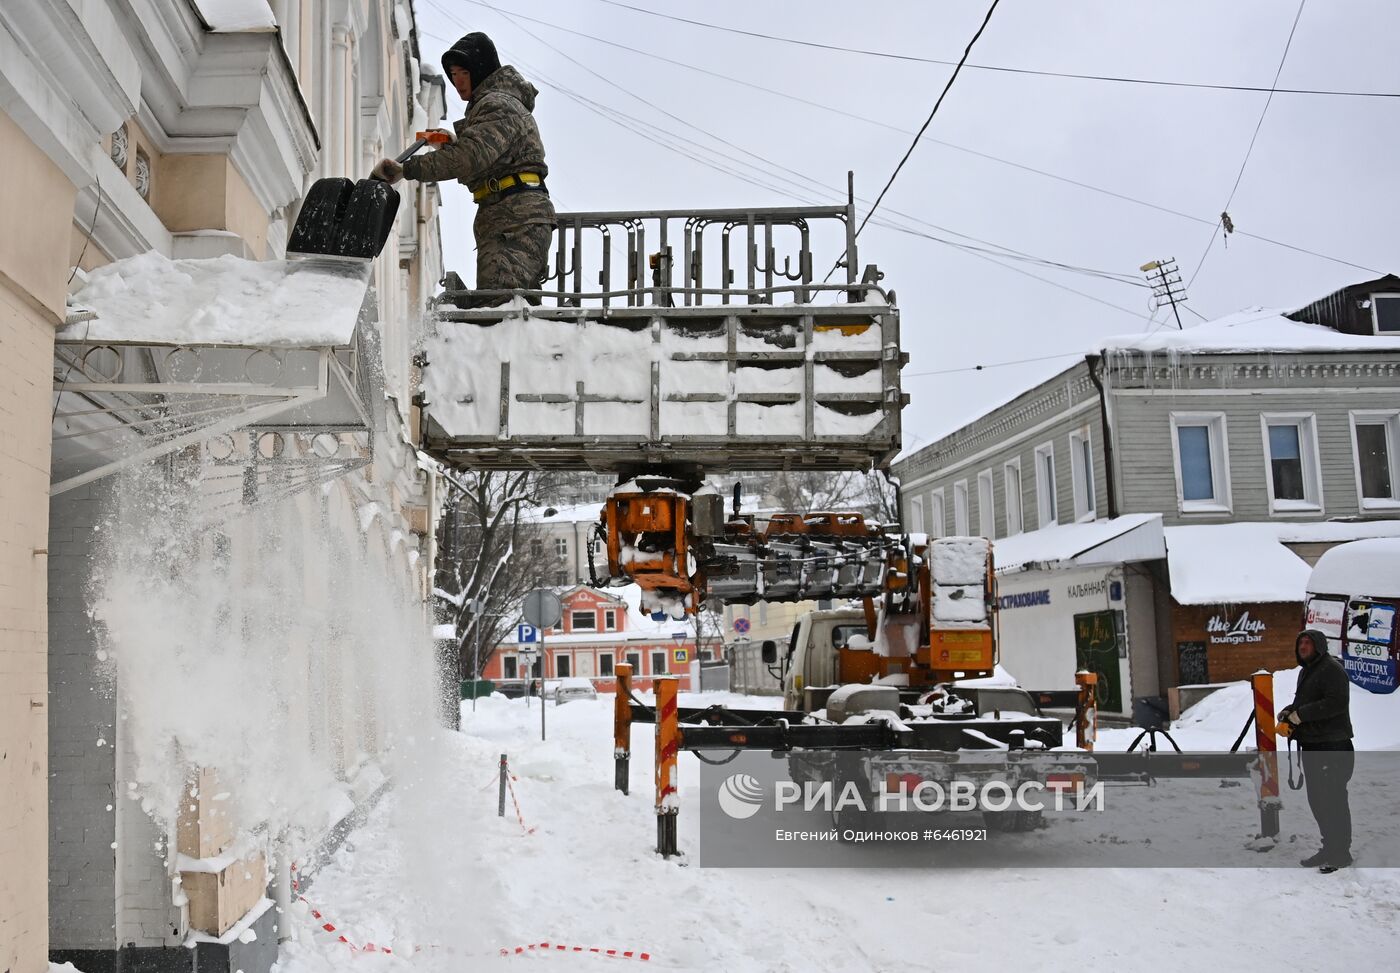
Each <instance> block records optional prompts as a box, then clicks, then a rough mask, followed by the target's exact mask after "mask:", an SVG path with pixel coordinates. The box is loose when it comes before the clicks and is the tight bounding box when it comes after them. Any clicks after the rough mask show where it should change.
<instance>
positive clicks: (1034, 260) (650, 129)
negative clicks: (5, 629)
mask: <svg viewBox="0 0 1400 973" xmlns="http://www.w3.org/2000/svg"><path fill="white" fill-rule="evenodd" d="M427 2H428V3H429V4H430V5H431V6H433V7H434V8H436V9H437V10H438V11H440V12H441V13H443V14H444V15H445V16H447V17H449V18H450V19H452V20H453V21H454V22H455V23H458V24H459V26H463V27H465V25H463V24H461V23H460V21H457V19H456V17H455V15H453V14H452V13H451V12H450V11H448V10H447V9H445V8H444V7H443V6H442V5H441V4H439V3H438V2H436V0H427ZM497 13H499V14H500V16H502V17H503V18H504V19H506V20H508V21H511V22H512V23H513V26H515V27H516V28H517V29H518V30H520V31H522V32H523V33H525V34H527V35H528V36H529V37H531V38H532V39H534V40H535V41H536V42H537V43H539V44H541V45H543V46H544V47H547V48H548V49H549V50H551V51H553V52H554V53H556V54H558V55H559V56H561V57H563V58H565V59H567V60H569V61H572V62H573V63H574V64H577V65H578V66H579V67H580V68H582V69H583V70H585V71H587V72H588V73H589V74H591V75H593V76H594V77H596V78H598V79H599V80H601V81H603V82H604V83H606V84H608V85H610V86H611V87H614V88H616V89H617V90H619V91H621V92H623V93H624V94H626V95H628V96H629V97H632V98H634V99H636V100H637V101H640V102H641V103H642V104H644V105H646V106H648V107H650V108H652V109H654V110H656V111H658V112H660V113H661V114H663V115H665V116H667V117H668V118H671V119H672V120H674V121H676V122H677V123H679V124H680V125H682V126H683V127H684V128H686V129H687V130H691V131H695V132H698V133H700V134H702V135H705V136H707V137H709V138H711V139H714V140H715V141H717V142H720V143H723V144H724V145H727V146H729V147H731V148H733V149H735V150H737V151H739V152H742V153H743V154H744V155H746V156H748V157H749V158H751V159H754V160H757V161H758V162H759V163H761V164H762V165H764V166H767V167H769V168H771V169H773V170H776V171H775V172H773V173H770V174H765V175H766V176H767V177H768V179H770V180H777V181H779V182H781V183H786V184H787V185H788V186H791V187H793V189H794V190H796V192H791V191H786V190H783V189H782V188H781V187H779V186H774V185H772V184H771V182H770V183H769V188H770V189H772V190H773V191H775V192H778V193H779V194H780V195H784V196H786V197H788V198H791V199H795V200H797V201H799V202H802V203H805V204H809V205H810V204H812V203H814V202H816V201H817V200H819V199H821V198H825V197H827V196H829V194H831V193H835V192H838V190H837V189H835V188H834V187H832V186H830V185H828V184H826V183H823V182H821V181H820V180H818V179H815V178H813V177H811V176H809V175H806V174H805V173H801V172H798V171H797V170H795V169H791V168H789V167H787V166H784V165H782V164H780V163H777V162H774V161H773V160H771V159H768V158H767V157H765V156H762V155H760V154H758V153H755V152H752V151H750V150H748V149H746V148H744V147H743V146H741V145H738V144H736V143H734V142H731V141H729V140H728V139H725V138H722V137H721V136H718V135H716V134H714V133H713V132H710V131H708V130H706V129H704V128H702V127H700V126H698V125H695V124H694V123H693V122H690V121H689V120H687V119H685V118H682V117H680V116H678V115H675V114H673V113H671V112H669V111H667V110H666V109H664V108H662V107H661V106H659V105H656V104H654V103H653V102H651V101H649V100H647V99H645V98H643V97H641V96H640V95H637V94H636V93H634V92H632V91H630V90H629V89H627V88H625V87H623V86H622V85H619V84H616V83H615V82H613V81H612V80H611V79H609V78H607V77H605V76H604V75H602V74H600V73H598V72H597V71H594V70H593V69H592V68H590V67H588V66H587V65H585V64H583V63H582V62H581V61H579V60H578V59H576V58H574V57H571V56H570V55H569V54H567V53H565V52H563V51H561V50H559V49H558V48H556V47H554V46H553V45H552V44H549V43H548V42H547V41H545V40H543V39H542V38H541V37H539V35H537V34H535V33H534V32H533V31H530V30H529V29H527V28H525V27H523V26H521V25H520V24H518V23H514V20H515V19H516V16H515V15H514V14H513V13H507V12H505V11H503V10H502V11H497ZM421 33H423V35H424V36H427V37H432V38H434V39H435V40H438V41H440V42H442V43H444V44H449V43H451V42H450V41H449V40H448V39H447V38H443V37H437V36H436V35H434V34H431V33H429V32H426V31H422V32H421ZM517 60H519V59H517ZM521 64H522V66H524V67H526V69H527V70H529V71H530V72H531V75H532V76H533V77H535V78H537V79H538V80H539V81H540V82H541V83H542V84H545V85H546V86H547V87H550V88H552V89H554V90H556V91H558V92H559V93H561V94H563V95H564V96H566V97H568V98H570V99H571V100H573V101H575V102H576V103H578V104H580V105H581V106H582V107H583V108H585V109H586V110H588V111H591V112H593V113H594V114H597V115H599V116H600V117H603V118H605V119H606V120H608V121H611V122H613V123H614V124H616V125H619V126H620V127H622V128H623V129H625V130H627V131H629V132H631V133H632V134H634V135H636V136H638V137H639V138H642V139H644V140H645V141H648V142H651V143H652V144H654V145H658V146H660V147H661V148H664V149H667V150H669V151H673V152H676V153H677V154H679V155H682V156H684V157H685V158H687V159H690V160H691V161H693V162H696V163H699V164H700V165H704V166H706V167H707V168H709V169H712V170H714V171H716V172H720V173H722V174H724V175H729V176H733V177H735V178H738V179H741V180H743V181H745V182H751V181H752V179H751V176H750V175H749V174H747V173H745V172H744V171H742V170H736V169H733V168H730V167H729V165H726V164H725V163H730V164H733V165H737V166H741V167H744V168H745V169H751V168H753V167H754V163H752V162H750V161H747V160H743V159H739V158H736V157H735V156H732V155H729V154H728V153H725V152H722V151H719V150H716V149H714V148H713V147H711V146H707V145H705V144H703V143H701V142H698V141H696V140H695V139H692V138H689V137H688V136H686V135H682V134H678V133H674V132H668V131H666V130H665V129H664V128H661V127H659V126H656V125H654V124H651V123H648V122H644V121H642V120H641V119H639V118H636V117H635V116H632V115H628V114H627V113H626V112H622V111H619V110H618V109H615V108H612V107H610V106H608V105H605V104H603V103H602V102H599V101H596V100H594V99H591V98H588V97H586V96H584V95H582V94H581V93H579V92H577V91H574V90H572V89H570V88H569V87H568V86H567V85H563V84H561V83H559V82H558V81H555V80H553V79H551V78H550V77H549V76H548V75H546V74H544V73H543V72H541V71H539V69H538V68H535V67H532V66H530V65H528V64H526V63H525V62H524V61H521ZM677 142H679V143H683V144H685V145H689V146H692V147H693V150H699V151H701V152H707V153H710V154H711V155H712V156H714V157H717V158H719V159H721V160H724V161H721V162H716V161H714V160H713V159H710V160H707V159H704V158H697V157H696V155H695V152H694V151H693V150H687V149H685V148H683V147H680V146H678V145H677V144H676V143H677ZM782 173H786V174H787V175H783V174H782ZM789 177H796V178H795V179H794V178H789ZM797 180H801V181H800V182H799V181H797ZM799 194H806V195H799ZM814 197H815V198H814ZM886 211H887V212H890V213H893V214H895V215H896V216H899V217H901V218H903V219H906V220H909V221H910V222H913V223H915V224H918V225H921V226H924V227H928V228H930V229H932V230H936V231H939V232H941V233H948V234H952V235H954V236H958V237H962V238H963V239H964V240H971V241H973V242H974V243H976V244H981V245H982V246H973V245H971V244H967V243H962V242H960V241H957V240H949V239H947V238H945V237H941V236H937V235H935V234H933V233H929V232H921V231H920V230H915V229H911V228H909V227H905V226H900V225H898V224H896V223H894V222H890V221H885V220H875V221H874V223H875V225H877V226H882V227H887V228H889V229H892V230H895V231H898V232H902V233H906V234H910V235H913V236H917V237H921V238H923V239H927V240H931V241H934V242H937V243H942V244H944V245H945V246H949V247H953V248H956V249H960V250H963V251H964V252H968V253H971V254H973V255H974V256H981V257H983V258H984V259H989V258H1001V259H992V262H993V263H996V264H998V265H999V266H1002V267H1006V269H1008V270H1013V271H1015V268H1014V267H1009V266H1007V265H1006V264H1004V263H1002V260H1011V261H1017V262H1023V263H1030V264H1036V265H1040V266H1044V267H1047V268H1049V269H1052V270H1061V271H1066V272H1069V273H1076V274H1083V275H1086V276H1091V277H1096V278H1100V279H1103V280H1108V281H1112V282H1113V283H1119V284H1126V285H1129V286H1134V287H1144V286H1145V285H1144V284H1142V282H1141V281H1139V280H1137V279H1136V278H1135V277H1132V276H1131V275H1128V274H1120V273H1117V272H1114V271H1107V270H1099V269H1095V268H1091V267H1081V266H1077V265H1074V264H1069V263H1064V262H1061V261H1056V260H1049V259H1046V258H1044V257H1037V256H1035V255H1034V254H1029V253H1026V252H1024V251H1021V250H1016V249H1014V248H1011V247H1006V246H1003V245H1002V244H998V243H993V242H991V241H989V240H983V239H981V238H979V237H974V236H970V235H969V234H965V233H961V232H959V231H957V230H953V229H950V228H948V227H944V226H939V225H937V224H934V223H929V222H927V221H925V220H921V219H919V218H918V217H915V216H912V215H910V214H906V213H901V212H899V211H898V210H893V209H887V210H886ZM1017 272H1019V273H1025V272H1022V271H1017ZM1026 275H1027V276H1030V277H1033V278H1034V279H1036V280H1041V281H1044V282H1046V283H1050V284H1051V285H1052V286H1056V287H1060V288H1061V289H1063V290H1067V291H1069V292H1070V293H1073V294H1078V295H1080V296H1082V297H1086V298H1088V299H1089V300H1095V301H1098V302H1099V303H1102V304H1105V305H1107V306H1109V307H1113V308H1115V309H1117V310H1122V311H1125V312H1126V313H1130V314H1135V313H1136V312H1133V311H1130V310H1128V309H1127V308H1123V307H1121V306H1119V305H1116V304H1113V303H1111V302H1108V301H1102V300H1100V299H1098V298H1095V297H1093V296H1092V295H1088V294H1085V293H1084V292H1082V291H1077V290H1075V289H1074V288H1070V287H1065V286H1063V285H1059V284H1055V283H1054V282H1052V281H1050V280H1048V279H1047V278H1043V277H1040V276H1039V275H1036V274H1029V273H1027V274H1026Z"/></svg>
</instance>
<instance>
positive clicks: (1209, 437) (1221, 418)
mask: <svg viewBox="0 0 1400 973" xmlns="http://www.w3.org/2000/svg"><path fill="white" fill-rule="evenodd" d="M1171 424H1172V457H1173V460H1174V462H1175V463H1176V495H1177V503H1178V505H1179V507H1180V509H1181V511H1182V513H1229V512H1230V474H1229V466H1228V461H1227V458H1226V457H1227V455H1228V451H1229V445H1228V443H1227V442H1226V438H1225V414H1224V413H1223V412H1173V413H1172V416H1171Z"/></svg>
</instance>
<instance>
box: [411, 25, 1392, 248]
mask: <svg viewBox="0 0 1400 973" xmlns="http://www.w3.org/2000/svg"><path fill="white" fill-rule="evenodd" d="M429 2H431V0H429ZM467 2H468V3H471V4H473V5H474V6H478V7H484V8H486V9H487V10H492V11H495V12H496V13H498V14H500V15H502V16H506V14H507V13H509V15H510V16H511V17H512V18H514V19H515V20H517V21H526V22H528V23H532V24H537V25H539V26H541V27H547V28H550V29H551V30H557V31H559V32H560V33H564V34H569V35H571V36H573V37H582V38H584V39H586V40H590V41H593V42H595V43H598V44H603V45H606V46H608V47H612V48H615V49H617V50H622V51H627V52H629V53H631V54H636V55H639V56H641V57H645V58H650V59H651V60H654V61H660V62H661V63H663V64H670V65H673V66H675V67H678V68H684V69H685V70H687V71H693V72H695V73H697V74H703V75H706V76H708V77H711V78H718V79H719V80H721V81H727V82H729V83H730V84H736V85H739V86H740V87H743V88H748V89H750V90H751V91H762V92H764V93H765V94H769V95H773V96H774V97H776V98H782V99H784V100H787V101H791V102H794V103H796V104H800V105H806V106H808V107H810V108H815V109H818V110H820V111H824V112H827V113H829V114H833V115H839V116H841V117H843V118H849V119H853V120H855V121H858V122H863V123H865V124H867V125H872V126H874V127H876V128H883V129H886V130H888V131H891V132H898V133H900V134H901V135H913V134H914V130H913V129H908V128H903V127H901V126H899V125H891V124H889V123H888V122H882V121H880V120H879V119H876V118H871V117H870V116H868V115H861V114H859V113H857V112H849V111H845V110H843V109H841V108H837V107H835V106H834V105H829V104H826V103H824V102H820V101H814V100H812V99H809V98H804V97H802V96H801V95H795V94H792V93H791V92H787V91H781V90H779V89H777V88H770V87H768V86H766V85H761V84H757V83H755V82H753V81H747V80H745V79H743V78H736V77H734V76H733V75H728V74H724V73H722V72H719V71H713V70H711V69H709V68H705V67H701V66H699V65H696V64H690V63H688V62H686V61H681V60H678V59H676V58H671V57H667V56H665V55H663V54H657V53H656V52H654V51H648V50H644V49H642V48H639V47H632V46H630V45H627V44H622V43H619V42H618V41H614V40H611V39H609V38H606V37H599V36H598V35H596V34H589V33H586V32H584V31H579V30H573V29H571V28H568V27H563V26H561V25H559V24H556V23H552V22H550V21H547V20H542V19H540V18H538V17H530V16H527V15H525V14H521V13H517V12H515V11H509V12H507V11H506V10H504V9H502V8H500V7H497V6H494V5H493V4H490V3H487V2H485V0H467ZM434 6H436V7H437V9H438V10H440V11H443V8H442V7H441V6H439V5H437V4H434ZM443 12H444V13H447V12H446V11H443ZM644 12H646V13H650V12H651V11H644ZM447 16H449V17H453V16H454V15H452V14H450V13H447ZM454 19H455V18H454ZM458 23H459V24H460V21H458ZM424 34H425V36H433V35H431V34H427V33H426V32H424ZM436 39H438V40H441V41H442V42H443V43H446V44H449V45H450V44H451V43H452V41H450V40H447V39H445V38H436ZM1259 90H1260V91H1265V90H1268V89H1264V88H1260V89H1259ZM1280 90H1282V89H1280ZM924 141H925V142H927V143H932V144H934V145H941V146H943V147H944V148H948V149H952V150H953V151H955V152H962V153H965V154H967V155H972V156H976V157H977V158H979V159H986V160H987V161H989V162H995V163H998V164H999V165H1004V166H1008V167H1010V168H1012V169H1019V170H1021V171H1022V172H1029V173H1033V174H1034V175H1038V176H1043V177H1045V178H1046V179H1053V180H1055V181H1056V182H1062V183H1065V184H1066V185H1069V186H1075V187H1077V188H1079V189H1084V190H1087V191H1089V192H1093V193H1098V194H1100V195H1102V196H1108V197H1110V198H1113V199H1117V200H1121V201H1123V202H1126V203H1133V204H1135V205H1138V206H1143V207H1146V208H1147V209H1152V210H1156V211H1157V212H1159V213H1166V214H1167V215H1169V216H1175V217H1178V218H1180V219H1184V220H1190V221H1192V222H1193V223H1199V224H1201V225H1202V226H1215V225H1216V222H1217V221H1216V220H1209V219H1206V218H1205V217H1202V216H1196V215H1195V214H1192V213H1184V212H1182V211H1181V210H1177V209H1172V208H1171V207H1169V206H1163V205H1161V204H1159V203H1153V202H1151V201H1149V200H1145V199H1141V198H1139V197H1137V196H1132V195H1129V194H1127V193H1122V192H1118V191H1116V190H1112V189H1106V188H1104V187H1103V186H1096V185H1094V184H1093V183H1088V182H1084V181H1082V180H1079V179H1073V178H1070V177H1069V176H1063V175H1060V174H1059V173H1056V172H1050V171H1048V170H1046V169H1040V168H1037V167H1035V166H1032V165H1028V164H1026V163H1024V162H1017V161H1016V160H1014V159H1006V158H1003V157H1001V156H998V155H992V154H991V153H989V152H982V151H980V150H978V149H972V148H968V147H967V146H965V145H959V144H958V143H956V142H949V141H947V140H945V139H940V138H935V137H934V136H931V135H926V136H925V137H924ZM1234 235H1236V236H1242V237H1248V238H1250V239H1251V240H1259V241H1260V242H1262V243H1268V244H1272V245H1273V246H1276V247H1282V248H1283V249H1285V250H1292V251H1293V252H1295V253H1302V254H1306V255H1308V256H1310V257H1317V258H1319V259H1321V260H1328V261H1331V262H1332V263H1336V264H1340V265H1342V266H1345V267H1353V268H1355V269H1357V270H1364V271H1366V272H1367V273H1370V274H1381V273H1383V271H1381V270H1378V269H1377V268H1375V267H1367V266H1366V265H1364V264H1359V263H1356V262H1354V261H1351V260H1344V259H1343V258H1341V257H1337V256H1333V255H1332V254H1328V253H1322V252H1320V251H1318V250H1311V249H1309V248H1307V247H1300V246H1297V245H1296V244H1292V243H1286V242H1284V241H1283V240H1277V239H1274V238H1273V237H1267V236H1264V235H1262V234H1259V233H1251V232H1249V231H1247V230H1236V231H1235V234H1234Z"/></svg>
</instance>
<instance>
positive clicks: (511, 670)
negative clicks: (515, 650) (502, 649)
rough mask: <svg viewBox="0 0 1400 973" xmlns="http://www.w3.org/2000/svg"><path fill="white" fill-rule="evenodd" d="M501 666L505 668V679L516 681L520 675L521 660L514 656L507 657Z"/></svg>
mask: <svg viewBox="0 0 1400 973" xmlns="http://www.w3.org/2000/svg"><path fill="white" fill-rule="evenodd" d="M501 664H502V665H503V666H505V678H507V679H516V678H519V675H520V660H519V659H517V658H516V657H515V656H513V655H508V656H506V657H505V658H504V659H503V660H502V662H501Z"/></svg>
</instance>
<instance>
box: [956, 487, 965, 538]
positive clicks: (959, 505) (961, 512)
mask: <svg viewBox="0 0 1400 973" xmlns="http://www.w3.org/2000/svg"><path fill="white" fill-rule="evenodd" d="M953 533H954V534H955V535H956V536H958V537H966V536H967V481H966V480H959V481H958V482H957V483H954V484H953Z"/></svg>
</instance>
